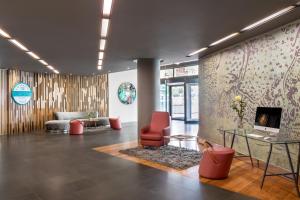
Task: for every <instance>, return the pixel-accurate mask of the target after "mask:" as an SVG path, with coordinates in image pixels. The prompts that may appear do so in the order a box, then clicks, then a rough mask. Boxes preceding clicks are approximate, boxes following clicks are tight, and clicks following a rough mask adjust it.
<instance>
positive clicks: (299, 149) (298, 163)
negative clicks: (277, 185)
mask: <svg viewBox="0 0 300 200" xmlns="http://www.w3.org/2000/svg"><path fill="white" fill-rule="evenodd" d="M299 167H300V143H298V159H297V183H298V184H299Z"/></svg>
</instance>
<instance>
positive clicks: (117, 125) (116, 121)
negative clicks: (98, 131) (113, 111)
mask: <svg viewBox="0 0 300 200" xmlns="http://www.w3.org/2000/svg"><path fill="white" fill-rule="evenodd" d="M109 124H110V127H111V128H112V129H115V130H120V129H122V125H121V120H120V118H109Z"/></svg>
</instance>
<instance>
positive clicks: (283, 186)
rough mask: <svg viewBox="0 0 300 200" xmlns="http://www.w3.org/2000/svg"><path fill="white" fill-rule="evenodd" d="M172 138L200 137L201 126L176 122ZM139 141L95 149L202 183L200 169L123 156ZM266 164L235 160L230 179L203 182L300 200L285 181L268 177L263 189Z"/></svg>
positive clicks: (263, 196)
mask: <svg viewBox="0 0 300 200" xmlns="http://www.w3.org/2000/svg"><path fill="white" fill-rule="evenodd" d="M172 125H173V126H172V135H174V134H183V133H185V134H193V135H196V134H197V131H198V125H194V124H193V125H191V124H187V125H185V124H184V123H183V122H181V121H173V123H172ZM137 145H138V143H137V141H133V142H127V143H122V144H114V145H109V146H103V147H99V148H95V149H94V150H96V151H98V152H102V153H107V154H110V155H113V156H116V157H119V158H122V159H126V160H130V161H133V162H136V163H139V164H143V165H146V166H150V167H153V168H157V169H160V170H162V171H167V172H171V173H177V174H181V175H183V176H187V177H191V178H193V179H197V180H199V176H198V168H199V166H195V167H191V168H189V169H187V170H176V169H173V168H170V167H166V166H163V165H160V164H157V163H153V162H151V161H146V160H142V159H139V158H135V157H130V156H128V155H125V154H121V153H119V150H121V149H127V148H131V147H136V146H137ZM171 145H174V146H178V143H176V142H173V143H171ZM184 145H185V147H187V148H193V147H194V145H193V144H189V143H185V144H184ZM263 167H264V166H263V164H262V165H261V166H260V168H257V167H252V166H251V164H250V162H249V160H248V159H247V158H238V159H237V158H235V159H234V160H233V164H232V167H231V170H230V175H229V177H228V178H227V179H225V180H209V179H205V178H201V179H200V181H201V182H203V183H208V184H211V185H214V186H218V187H221V188H224V189H227V190H230V191H234V192H239V193H242V194H245V195H250V196H252V197H255V198H258V199H278V200H279V199H280V200H290V199H298V197H297V195H296V191H295V189H294V185H293V182H292V181H290V180H287V179H286V178H282V177H268V178H267V179H266V181H265V185H264V188H263V189H262V190H261V189H260V181H261V177H262V174H263ZM271 171H273V172H278V169H277V168H274V167H271Z"/></svg>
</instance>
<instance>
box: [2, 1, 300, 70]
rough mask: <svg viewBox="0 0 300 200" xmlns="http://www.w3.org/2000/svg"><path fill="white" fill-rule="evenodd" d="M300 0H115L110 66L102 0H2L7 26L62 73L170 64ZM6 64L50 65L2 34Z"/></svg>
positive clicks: (295, 15)
mask: <svg viewBox="0 0 300 200" xmlns="http://www.w3.org/2000/svg"><path fill="white" fill-rule="evenodd" d="M296 2H297V1H295V0H263V1H262V0H243V1H241V0H226V1H220V0H184V1H183V0H151V1H149V0H115V1H114V5H113V10H112V16H111V25H110V29H109V34H108V43H107V46H106V51H105V56H104V62H103V70H101V71H99V70H97V60H98V47H99V38H100V19H101V10H102V0H51V1H41V0H26V1H20V0H0V5H1V6H0V28H3V29H4V30H6V31H7V32H9V33H10V34H11V35H12V36H13V37H14V38H16V39H18V40H19V41H21V42H22V43H23V44H24V45H25V46H26V47H28V48H29V49H30V50H32V51H34V52H35V53H37V54H38V55H39V56H41V57H42V58H43V59H44V60H46V61H47V62H48V63H49V64H50V65H53V66H54V67H55V68H56V69H57V70H59V71H60V73H62V74H70V73H71V74H93V73H94V74H99V73H106V72H108V71H111V72H116V71H122V70H127V69H128V68H131V69H132V68H135V67H136V66H135V65H136V64H135V63H134V62H133V59H135V58H139V57H146V58H148V57H156V58H160V59H163V60H164V62H163V64H169V63H176V62H182V61H188V60H195V59H197V55H196V56H193V57H190V58H187V57H186V55H187V54H189V53H191V52H192V51H194V50H197V49H199V48H201V47H204V46H207V45H209V44H210V43H212V42H214V41H216V40H218V39H220V38H222V37H224V36H227V35H229V34H231V33H232V32H236V31H239V30H241V29H242V28H243V27H245V26H247V25H249V24H251V23H253V22H255V21H257V20H259V19H261V18H263V17H265V16H267V15H270V14H272V13H273V12H275V11H277V10H280V9H282V8H285V7H287V6H289V5H292V4H295V3H296ZM299 18H300V8H296V9H295V10H294V11H292V12H290V13H288V14H287V15H284V16H283V17H280V18H278V19H276V20H274V21H272V22H270V23H268V24H265V25H263V26H261V27H259V28H257V29H255V30H252V31H249V32H245V33H243V34H241V35H240V36H238V37H236V38H234V39H232V40H230V41H228V42H225V43H222V44H221V45H217V46H215V47H213V48H210V49H209V50H208V51H206V52H205V53H206V54H207V53H212V52H214V51H217V50H219V49H221V48H224V47H226V46H229V45H231V44H234V43H236V42H239V41H242V40H245V39H247V38H249V37H252V36H254V35H257V34H260V33H263V32H265V31H268V30H271V29H273V28H275V27H278V26H280V25H283V24H286V23H288V22H291V21H293V20H295V19H299ZM0 68H15V69H16V68H17V69H21V70H25V71H33V72H49V73H50V71H49V70H48V69H47V68H46V67H44V66H43V65H42V64H40V63H39V62H37V61H36V60H34V59H32V58H31V57H30V56H28V55H27V54H26V53H24V52H23V51H21V50H19V49H18V48H16V47H15V46H13V45H12V44H11V43H9V42H8V41H7V40H6V39H3V38H0Z"/></svg>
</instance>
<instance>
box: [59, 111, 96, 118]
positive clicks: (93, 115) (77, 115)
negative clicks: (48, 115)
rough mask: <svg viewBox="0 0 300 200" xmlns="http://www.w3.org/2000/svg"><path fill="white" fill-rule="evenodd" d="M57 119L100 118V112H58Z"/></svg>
mask: <svg viewBox="0 0 300 200" xmlns="http://www.w3.org/2000/svg"><path fill="white" fill-rule="evenodd" d="M54 116H55V119H56V120H72V119H88V118H98V112H56V113H54Z"/></svg>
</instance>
